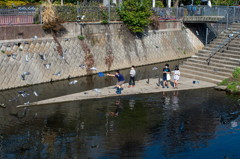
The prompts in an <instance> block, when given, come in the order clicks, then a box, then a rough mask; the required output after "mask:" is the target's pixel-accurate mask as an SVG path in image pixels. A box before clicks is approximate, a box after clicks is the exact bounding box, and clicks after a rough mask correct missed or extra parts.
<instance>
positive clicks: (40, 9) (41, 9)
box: [40, 5, 42, 24]
mask: <svg viewBox="0 0 240 159" xmlns="http://www.w3.org/2000/svg"><path fill="white" fill-rule="evenodd" d="M40 14H41V24H42V5H40Z"/></svg>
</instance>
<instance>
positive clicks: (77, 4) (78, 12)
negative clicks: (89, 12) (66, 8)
mask: <svg viewBox="0 0 240 159" xmlns="http://www.w3.org/2000/svg"><path fill="white" fill-rule="evenodd" d="M77 16H79V1H77Z"/></svg>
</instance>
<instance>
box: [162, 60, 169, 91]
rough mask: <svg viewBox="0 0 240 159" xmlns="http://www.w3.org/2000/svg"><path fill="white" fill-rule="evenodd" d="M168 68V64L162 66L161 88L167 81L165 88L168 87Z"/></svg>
mask: <svg viewBox="0 0 240 159" xmlns="http://www.w3.org/2000/svg"><path fill="white" fill-rule="evenodd" d="M170 72H171V71H170V69H169V65H168V64H166V65H165V68H163V88H165V82H166V81H167V88H169V81H170V79H167V74H169V75H170Z"/></svg>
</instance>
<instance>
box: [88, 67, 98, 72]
mask: <svg viewBox="0 0 240 159" xmlns="http://www.w3.org/2000/svg"><path fill="white" fill-rule="evenodd" d="M90 70H93V71H96V70H98V69H97V68H95V67H92V68H90Z"/></svg>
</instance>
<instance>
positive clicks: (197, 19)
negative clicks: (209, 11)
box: [183, 16, 224, 23]
mask: <svg viewBox="0 0 240 159" xmlns="http://www.w3.org/2000/svg"><path fill="white" fill-rule="evenodd" d="M223 17H224V16H186V17H183V22H184V23H215V22H217V21H219V20H221V19H222V18H223Z"/></svg>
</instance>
